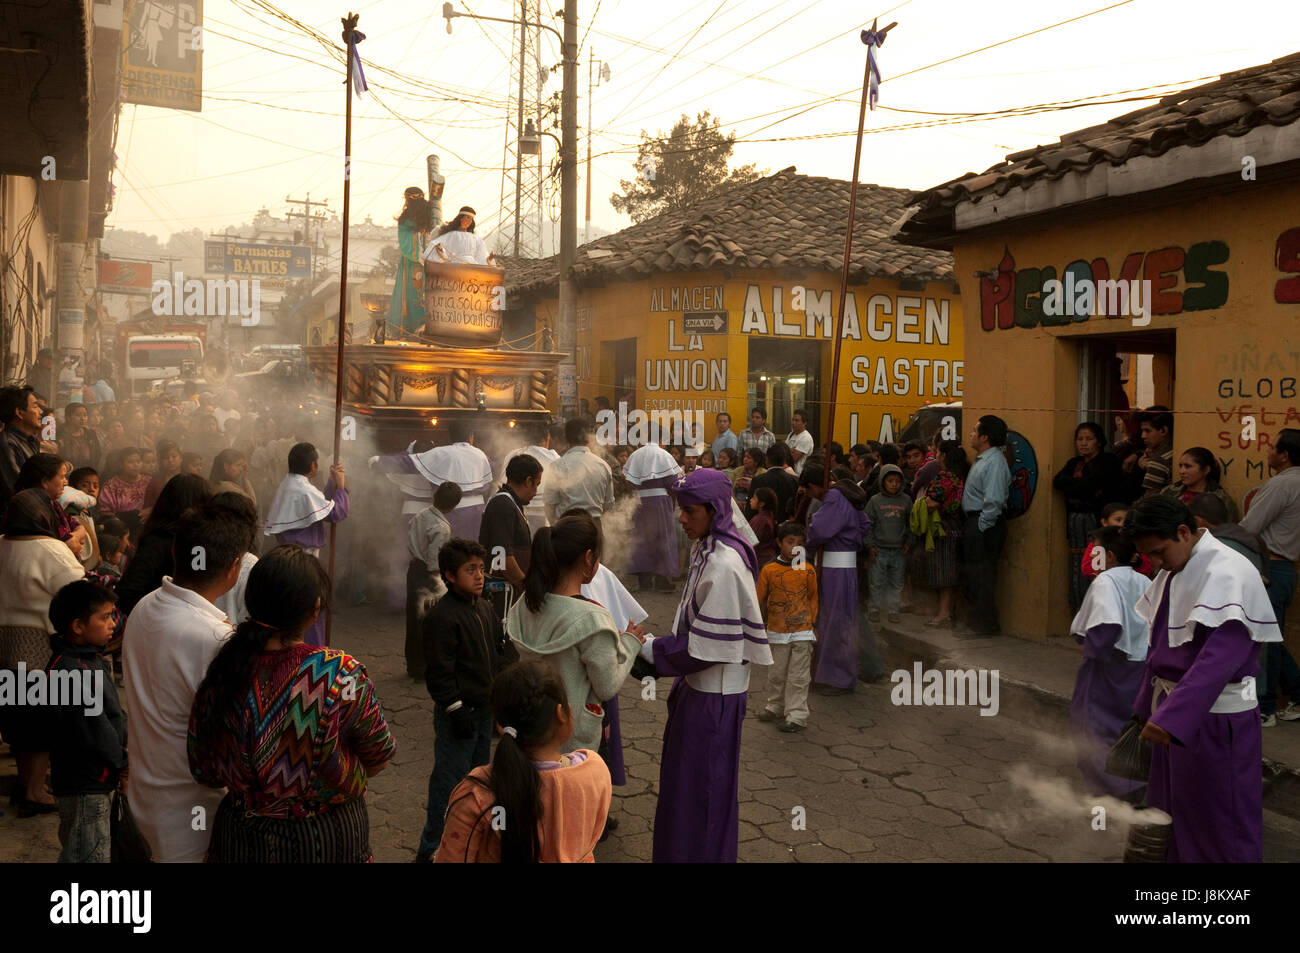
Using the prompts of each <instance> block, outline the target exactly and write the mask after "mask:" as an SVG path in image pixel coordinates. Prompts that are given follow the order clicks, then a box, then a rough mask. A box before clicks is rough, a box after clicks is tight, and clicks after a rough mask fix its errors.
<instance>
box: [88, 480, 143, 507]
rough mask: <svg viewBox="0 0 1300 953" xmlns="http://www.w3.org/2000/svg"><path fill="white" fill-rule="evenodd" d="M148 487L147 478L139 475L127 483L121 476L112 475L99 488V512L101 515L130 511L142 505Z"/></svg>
mask: <svg viewBox="0 0 1300 953" xmlns="http://www.w3.org/2000/svg"><path fill="white" fill-rule="evenodd" d="M148 489H149V478H148V477H146V476H142V477H140V478H139V479H138V480H136V481H135V482H134V483H128V482H126V481H125V480H123V479H122V478H121V477H113V479H111V480H109V481H108V482H107V483H105V484H104V485H103V486H102V487H100V488H99V512H100V515H101V516H112V515H113V514H114V513H132V512H135V511H137V510H139V509H140V508H141V507H142V506H144V495H145V492H146V491H147V490H148Z"/></svg>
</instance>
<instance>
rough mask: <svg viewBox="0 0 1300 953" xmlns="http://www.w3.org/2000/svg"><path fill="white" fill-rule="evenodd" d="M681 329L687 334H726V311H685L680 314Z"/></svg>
mask: <svg viewBox="0 0 1300 953" xmlns="http://www.w3.org/2000/svg"><path fill="white" fill-rule="evenodd" d="M682 330H683V331H685V332H686V333H687V334H726V333H727V312H725V311H687V312H685V313H683V314H682Z"/></svg>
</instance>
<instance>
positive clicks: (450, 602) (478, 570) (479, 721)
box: [416, 539, 519, 863]
mask: <svg viewBox="0 0 1300 953" xmlns="http://www.w3.org/2000/svg"><path fill="white" fill-rule="evenodd" d="M486 556H487V550H485V549H484V548H483V547H482V546H481V545H480V544H478V543H476V542H475V541H474V540H472V539H453V540H452V541H451V542H449V543H447V545H445V546H443V547H442V551H441V552H439V553H438V571H439V572H440V573H442V578H443V581H444V582H445V583H446V584H447V594H446V595H445V596H443V597H442V598H441V599H439V600H438V603H437V605H435V606H434V607H433V609H432V611H430V612H429V614H428V615H427V616H426V617H425V620H424V683H425V685H426V686H427V687H428V689H429V695H430V696H431V697H432V698H433V701H434V708H433V772H432V773H431V774H430V775H429V804H428V809H427V815H426V818H425V823H424V831H423V833H421V834H420V846H419V849H418V850H417V852H416V860H417V861H419V862H421V863H427V862H429V861H430V860H432V859H433V852H434V851H435V850H437V849H438V844H439V842H440V841H441V840H442V825H443V818H444V815H446V813H447V799H448V798H449V797H450V796H451V792H452V789H453V788H455V786H456V785H457V784H459V783H460V781H461V779H462V778H463V777H465V775H466V774H468V773H469V771H470V769H471V768H476V767H478V766H479V765H483V764H487V763H488V757H489V755H490V753H491V748H492V710H491V709H490V708H489V707H488V691H489V689H490V688H491V687H492V679H493V678H495V677H496V674H497V672H499V671H501V669H503V668H505V667H506V666H507V665H508V664H510V663H511V662H513V661H515V660H516V659H518V658H519V653H518V652H516V651H515V648H514V646H513V645H511V643H510V640H509V639H508V638H506V633H505V628H504V627H503V626H502V624H501V618H500V616H498V615H496V614H495V613H494V612H493V611H492V607H491V605H490V604H489V603H488V601H487V600H486V599H484V598H483V579H484V573H485V565H486Z"/></svg>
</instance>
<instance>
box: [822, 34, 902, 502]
mask: <svg viewBox="0 0 1300 953" xmlns="http://www.w3.org/2000/svg"><path fill="white" fill-rule="evenodd" d="M896 26H898V24H897V23H891V24H889V26H887V27H885V28H884V29H883V30H877V29H876V24H875V23H874V22H873V23H872V24H871V30H870V31H866V30H864V31H863V42H866V38H867V33H868V32H870V33H872V34H874V36H875V37H876V38H878V39H879V40H880V41H883V40H884V38H885V34H886V33H888V32H889V31H890V30H892V29H893V28H894V27H896ZM870 90H871V46H870V45H868V46H867V56H866V64H865V66H864V67H863V74H862V105H861V107H860V108H859V109H858V142H857V146H856V147H855V149H854V151H853V181H852V182H851V183H850V185H849V221H848V227H847V228H845V230H844V267H843V268H842V269H841V271H840V306H839V307H838V308H837V309H836V310H835V343H834V345H833V350H832V354H833V355H834V356H833V357H832V358H831V399H830V406H829V407H828V408H827V411H826V477H825V480H824V482H823V483H822V486H823V487H824V488H829V487H830V485H831V448H830V444H831V441H832V440H833V439H834V433H835V397H836V393H837V391H838V390H839V384H840V347H841V345H843V343H844V305H845V302H846V301H847V299H848V296H849V256H850V255H851V254H852V253H853V219H854V217H855V216H856V215H857V211H858V168H859V167H860V165H861V163H862V130H863V128H864V127H865V126H866V122H867V98H868V96H869V95H870Z"/></svg>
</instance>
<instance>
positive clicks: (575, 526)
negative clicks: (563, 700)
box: [506, 514, 644, 750]
mask: <svg viewBox="0 0 1300 953" xmlns="http://www.w3.org/2000/svg"><path fill="white" fill-rule="evenodd" d="M600 552H601V537H600V527H599V526H598V525H597V524H596V521H595V520H594V519H592V518H591V517H590V516H587V515H586V514H583V515H581V516H564V517H561V518H560V520H559V521H558V522H557V523H556V524H555V525H554V526H543V527H542V528H541V529H539V530H538V531H537V535H536V536H534V537H533V550H532V557H531V559H530V561H529V565H528V574H527V575H526V576H525V577H524V597H523V598H522V599H520V600H519V601H518V602H516V603H515V604H514V605H513V606H511V607H510V611H509V613H507V614H506V632H507V633H508V634H509V636H510V638H511V639H512V640H513V641H514V643H515V646H516V647H517V648H518V649H519V653H520V656H521V657H523V658H528V657H542V658H545V659H546V660H547V661H549V662H550V663H551V664H552V665H554V666H555V668H556V670H557V671H558V672H559V674H560V678H561V680H562V681H563V683H564V688H565V691H566V692H567V696H566V697H567V698H568V701H569V705H570V706H571V707H572V708H573V711H574V728H573V738H572V740H571V742H570V748H591V749H593V750H594V749H595V748H596V746H597V745H599V744H600V737H601V733H602V728H603V723H604V718H605V708H604V705H605V702H606V701H607V700H608V699H611V698H614V697H616V696H617V695H618V691H619V688H621V687H622V685H623V681H624V679H626V678H627V676H628V673H629V672H630V671H631V670H632V663H633V662H635V661H636V656H637V651H638V650H639V649H640V648H641V643H642V641H643V638H644V636H643V632H642V629H641V626H639V625H637V624H636V623H635V622H633V621H632V620H631V619H622V620H619V621H618V622H617V623H616V622H615V620H614V617H613V616H612V615H611V614H610V612H609V610H608V609H606V608H605V607H604V606H602V605H600V604H599V603H597V602H594V601H592V600H591V599H588V598H586V597H585V596H584V595H583V594H582V587H583V585H585V584H586V583H589V582H591V581H592V580H593V579H594V578H595V576H596V570H597V568H598V567H599V566H600ZM566 750H569V749H566Z"/></svg>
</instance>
